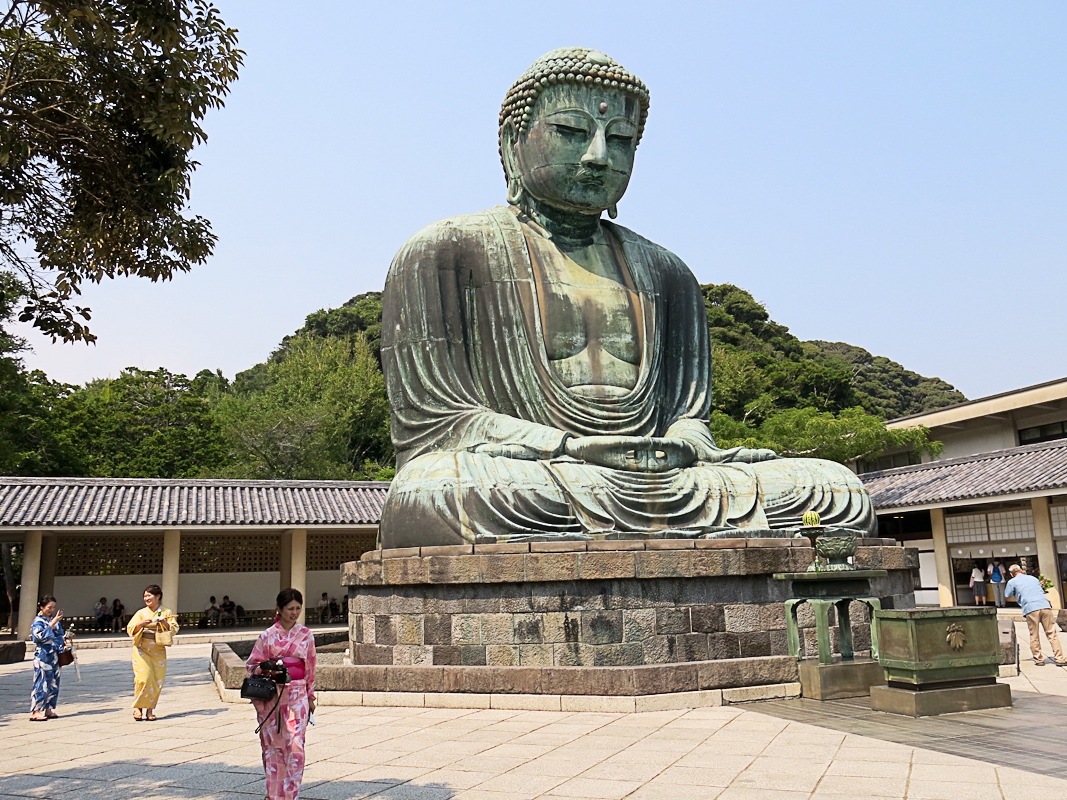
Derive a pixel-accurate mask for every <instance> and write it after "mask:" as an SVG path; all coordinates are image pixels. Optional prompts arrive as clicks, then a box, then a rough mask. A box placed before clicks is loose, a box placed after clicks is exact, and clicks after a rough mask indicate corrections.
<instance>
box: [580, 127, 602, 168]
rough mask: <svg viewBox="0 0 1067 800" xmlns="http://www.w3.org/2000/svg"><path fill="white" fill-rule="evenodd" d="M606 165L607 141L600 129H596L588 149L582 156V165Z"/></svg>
mask: <svg viewBox="0 0 1067 800" xmlns="http://www.w3.org/2000/svg"><path fill="white" fill-rule="evenodd" d="M607 165H608V142H607V137H606V136H605V135H604V131H603V130H602V129H599V128H598V129H597V132H596V133H595V134H594V135H593V141H592V142H590V143H589V149H588V150H586V151H585V155H583V156H582V166H583V167H606V166H607Z"/></svg>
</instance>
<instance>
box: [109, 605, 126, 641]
mask: <svg viewBox="0 0 1067 800" xmlns="http://www.w3.org/2000/svg"><path fill="white" fill-rule="evenodd" d="M125 629H126V606H124V605H123V604H122V601H121V600H119V599H118V598H117V597H116V598H115V600H114V601H113V602H112V603H111V631H112V633H118V632H119V631H121V630H125Z"/></svg>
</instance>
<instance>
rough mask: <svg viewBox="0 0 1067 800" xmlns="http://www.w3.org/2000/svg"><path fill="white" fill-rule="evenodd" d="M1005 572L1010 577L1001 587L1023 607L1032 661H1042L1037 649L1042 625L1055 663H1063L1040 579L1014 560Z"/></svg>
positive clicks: (1057, 637)
mask: <svg viewBox="0 0 1067 800" xmlns="http://www.w3.org/2000/svg"><path fill="white" fill-rule="evenodd" d="M1008 572H1010V573H1011V580H1010V581H1008V585H1007V586H1006V587H1004V596H1005V597H1014V598H1015V599H1016V600H1018V601H1019V607H1020V608H1022V610H1023V616H1024V617H1025V618H1026V627H1027V628H1029V629H1030V652H1031V653H1033V655H1034V664H1036V665H1037V666H1039V667H1043V666H1044V665H1045V654H1044V653H1042V652H1041V637H1040V634H1039V633H1038V630H1039V629H1040V628H1044V629H1045V638H1046V639H1048V643H1049V644H1050V645H1052V654H1053V655H1054V656H1055V657H1056V666H1057V667H1067V659H1064V657H1063V648H1061V647H1060V637H1059V635H1058V634H1057V633H1056V615H1055V614H1053V613H1052V604H1051V603H1049V601H1048V598H1047V597H1046V596H1045V590H1044V589H1042V588H1041V581H1039V580H1038V579H1037V578H1035V577H1034V576H1033V575H1027V574H1026V571H1025V570H1024V569H1023V568H1022V567H1020V566H1019V565H1018V564H1012V565H1011V566H1010V567H1008Z"/></svg>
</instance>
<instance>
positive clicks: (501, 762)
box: [0, 644, 1067, 800]
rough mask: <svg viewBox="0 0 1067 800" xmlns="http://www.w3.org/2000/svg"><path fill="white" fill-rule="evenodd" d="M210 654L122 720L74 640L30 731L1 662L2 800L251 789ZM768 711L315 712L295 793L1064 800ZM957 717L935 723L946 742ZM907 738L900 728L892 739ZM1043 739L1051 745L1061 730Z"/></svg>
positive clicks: (111, 672) (1005, 715)
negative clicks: (73, 661) (56, 700)
mask: <svg viewBox="0 0 1067 800" xmlns="http://www.w3.org/2000/svg"><path fill="white" fill-rule="evenodd" d="M208 651H209V645H204V644H199V645H183V646H178V647H175V648H172V651H171V661H170V674H169V676H168V680H167V686H166V688H165V689H164V693H163V698H162V702H161V703H160V706H159V714H160V718H159V720H158V721H157V722H155V723H149V722H134V721H133V719H132V717H131V713H130V711H129V709H128V708H127V706H128V705H129V698H130V688H131V677H130V666H129V660H128V651H127V650H125V649H121V650H120V649H101V650H83V651H82V652H81V654H80V668H81V677H82V680H81V682H80V683H79V682H78V679H77V676H76V674H75V671H74V669H73V667H68V668H67V669H65V670H64V674H63V685H62V690H61V693H60V704H59V708H58V711H59V713H60V714H61V715H62V716H61V718H60V719H57V720H52V721H50V722H45V723H31V722H30V721H29V712H28V710H27V709H28V697H29V692H30V682H31V675H32V668H31V664H30V662H29V661H25V662H23V663H21V664H12V665H6V666H0V741H2V745H3V756H2V758H0V800H7V799H8V798H13V797H20V798H24V797H34V798H69V799H70V800H75V799H76V800H97V799H98V798H99V799H100V800H104V798H122V800H127V798H154V799H156V798H158V799H159V800H162V799H163V798H205V799H206V798H234V799H235V800H240V798H257V797H262V796H263V792H264V788H263V781H262V779H261V778H260V761H259V745H258V741H257V739H256V737H255V735H254V734H253V732H252V731H253V728H254V727H255V720H254V716H253V712H252V709H251V707H250V706H248V705H228V704H225V703H221V702H220V701H219V699H218V696H217V694H216V692H215V689H214V687H213V685H212V683H211V681H210V679H209V677H208V671H207V664H208ZM1024 657H1025V656H1024ZM1008 682H1009V683H1010V684H1011V685H1012V689H1013V691H1014V692H1015V693H1016V696H1017V698H1019V699H1020V700H1023V701H1025V702H1022V703H1020V704H1019V705H1018V706H1017V708H1015V709H1013V710H1006V711H1000V712H979V713H982V714H984V715H985V717H986V718H988V717H989V715H990V714H998V715H1002V716H1001V717H1000V719H1005V720H1011V721H1012V724H1013V725H1014V726H1015V728H1016V729H1018V728H1019V727H1020V726H1019V722H1020V720H1021V721H1025V719H1026V718H1027V717H1028V716H1033V717H1034V725H1035V726H1041V725H1042V724H1043V721H1042V716H1041V713H1040V711H1039V710H1040V709H1041V708H1042V702H1041V697H1040V696H1041V695H1045V696H1047V697H1048V698H1049V702H1050V704H1053V705H1055V706H1056V708H1057V709H1062V708H1064V699H1063V698H1067V672H1065V671H1064V670H1061V669H1058V668H1056V667H1053V666H1046V667H1042V668H1036V667H1034V666H1033V665H1032V663H1030V662H1029V661H1028V660H1026V661H1024V662H1023V674H1022V675H1021V676H1020V677H1018V678H1013V679H1010V680H1009V681H1008ZM802 702H807V701H802ZM782 708H783V707H782V706H781V705H780V704H779V705H775V704H773V703H772V704H750V705H745V706H726V707H721V708H707V709H700V710H693V711H670V712H652V713H641V714H603V713H588V712H585V713H583V712H574V713H561V712H546V711H536V712H535V711H526V712H524V711H499V710H458V709H456V710H452V709H416V708H361V707H338V706H333V707H325V708H323V709H321V710H320V712H319V714H318V715H317V717H318V726H317V727H315V728H312V729H311V730H310V732H309V735H308V768H307V771H306V773H305V780H304V791H303V792H302V794H301V797H302V798H305V799H306V800H342V799H346V798H353V799H354V798H364V797H378V798H389V800H446V798H448V799H453V798H454V800H533V798H544V799H545V800H550V799H551V798H560V799H562V798H603V799H604V800H617V799H619V798H630V799H631V800H675V798H677V799H678V800H683V799H684V800H712V798H717V799H718V800H743V799H744V798H753V799H754V800H757V799H758V800H815V799H816V798H826V800H842V798H868V797H885V798H909V799H912V798H914V799H915V800H919V799H920V798H922V799H923V800H936V799H937V798H946V799H951V800H956V799H957V798H972V797H973V798H978V797H980V798H983V800H992V799H995V798H1003V800H1014V799H1015V798H1027V800H1029V798H1033V797H1045V798H1067V780H1061V779H1059V778H1056V777H1052V776H1051V775H1049V774H1048V773H1049V772H1054V771H1057V770H1064V769H1067V756H1064V755H1059V756H1058V757H1057V756H1055V755H1054V754H1051V753H1050V755H1048V756H1046V757H1045V758H1044V760H1043V761H1042V763H1044V762H1045V761H1047V762H1048V764H1047V766H1048V768H1047V769H1042V770H1040V772H1043V773H1045V774H1040V772H1038V771H1029V770H1028V771H1022V770H1019V769H1015V768H1012V767H1010V766H1003V765H1002V764H1003V762H1005V761H1008V762H1009V763H1014V762H1011V760H1010V759H1008V758H1002V759H999V763H994V761H993V760H992V759H990V760H987V761H977V760H971V759H967V758H962V757H959V756H956V755H951V754H947V753H944V752H938V751H937V750H933V749H928V748H926V747H917V746H915V745H916V743H921V742H922V741H926V742H930V741H932V740H931V734H932V735H936V734H937V730H938V726H939V725H941V723H942V722H943V721H945V720H949V718H942V719H941V720H919V721H912V720H902V719H897V721H898V722H900V725H896V726H894V728H893V729H894V731H896V733H895V734H894V735H895V738H896V740H895V741H890V740H887V737H883V738H872V737H871V736H866V735H857V734H856V733H855V731H856V730H857V729H858V728H857V726H860V722H862V721H855V720H853V721H851V722H850V721H845V722H844V723H842V722H841V720H840V719H838V720H837V722H836V724H837V726H838V727H843V728H844V730H834V729H833V725H834V719H833V717H834V716H835V715H826V718H825V719H820V718H819V716H818V715H816V714H808V716H807V717H806V719H811V720H813V721H815V722H817V723H818V724H817V725H812V724H806V723H804V722H798V721H794V720H791V719H785V718H782V717H781V715H782V714H783V711H782ZM761 709H764V710H765V711H766V712H767V713H764V712H763V711H761ZM784 713H785V714H786V716H788V714H789V713H793V712H790V711H787V712H784ZM772 714H777V715H779V716H772ZM1022 715H1026V716H1022ZM838 716H839V715H838ZM1045 716H1046V718H1045V720H1044V721H1045V722H1047V713H1046V715H1045ZM971 717H972V715H954V716H953V717H952V718H951V719H950V720H949V721H951V722H952V723H953V724H954V725H956V726H957V734H958V733H959V726H960V724H961V723H963V724H966V721H967V720H968V719H969V718H971ZM975 719H976V721H977V719H978V718H977V717H975ZM860 727H862V726H860ZM1023 727H1025V725H1024V726H1023ZM868 730H870V731H871V732H874V733H876V734H877V733H878V731H879V729H878V726H870V725H868ZM908 730H910V731H911V732H912V734H913V735H911V736H910V737H909V736H908V735H905V734H902V733H901V731H908ZM1056 730H1057V731H1062V730H1063V729H1062V728H1058V729H1056ZM1031 733H1032V735H1033V736H1040V735H1041V734H1042V731H1041V730H1040V729H1038V730H1034V731H1032V732H1031ZM1061 735H1062V734H1059V733H1057V734H1056V736H1061ZM924 737H925V738H924ZM956 738H957V740H959V738H960V737H959V736H957V737H956ZM1053 738H1055V736H1054V737H1053ZM902 740H903V741H902ZM963 744H964V745H965V744H966V743H965V742H964V743H963ZM1020 744H1021V745H1022V747H1023V748H1025V747H1026V744H1025V740H1018V739H1016V738H1015V737H1014V736H1013V735H1011V734H1007V735H1005V736H1004V738H1003V741H1002V742H1001V747H1000V749H1001V750H1002V751H1004V752H1007V753H1010V752H1011V751H1012V750H1013V749H1015V750H1018V749H1019V748H1020ZM1057 744H1058V749H1059V752H1060V753H1061V754H1062V753H1063V752H1064V747H1063V740H1062V738H1061V739H1060V740H1059V742H1058V743H1057ZM987 745H988V742H987V741H985V740H983V741H982V742H978V741H976V746H977V747H978V748H979V749H980V750H981V752H983V753H986V752H993V751H992V750H990V749H989V748H988V747H987Z"/></svg>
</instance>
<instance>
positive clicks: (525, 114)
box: [500, 47, 649, 141]
mask: <svg viewBox="0 0 1067 800" xmlns="http://www.w3.org/2000/svg"><path fill="white" fill-rule="evenodd" d="M557 83H571V84H576V85H577V84H584V85H586V86H603V87H604V88H609V89H615V90H617V91H621V92H625V93H626V94H629V95H632V96H633V97H634V98H636V99H637V101H638V103H639V104H640V106H641V118H640V120H639V122H638V126H637V140H638V141H640V140H641V134H642V133H644V130H645V120H646V119H647V117H648V105H649V103H648V87H647V86H645V84H644V82H643V81H641V80H640V79H639V78H637V76H635V75H634V74H632V73H631V72H628V71H627V70H626V69H624V68H623V67H622V66H621V65H620V64H619V63H618V62H616V61H615V60H614V59H612V58H610V57H609V56H607V55H605V54H604V53H601V52H600V51H599V50H592V49H590V48H588V47H561V48H559V49H558V50H553V51H552V52H551V53H545V55H543V56H541V57H540V58H539V59H537V60H536V61H535V62H534V63H533V64H532V65H531V66H530V68H529V69H528V70H526V72H524V73H523V74H522V77H520V78H519V79H518V80H517V81H515V83H514V84H512V86H511V89H509V90H508V93H507V96H506V97H505V98H504V104H503V105H502V106H501V108H500V134H501V137H503V133H504V126H505V125H506V123H507V122H509V121H510V122H511V123H512V125H513V126H514V128H515V131H516V132H518V133H526V132H527V131H528V130H529V128H530V120H531V115H532V114H533V108H534V105H535V104H536V103H537V98H538V96H539V95H540V94H541V91H542V90H543V89H545V88H546V87H548V86H554V85H555V84H557Z"/></svg>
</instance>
